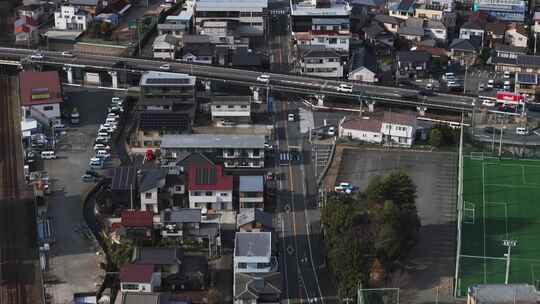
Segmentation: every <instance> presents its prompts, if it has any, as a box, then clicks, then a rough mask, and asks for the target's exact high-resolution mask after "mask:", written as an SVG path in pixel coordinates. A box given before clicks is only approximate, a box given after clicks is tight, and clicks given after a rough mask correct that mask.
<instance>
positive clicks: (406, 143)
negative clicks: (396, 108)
mask: <svg viewBox="0 0 540 304" xmlns="http://www.w3.org/2000/svg"><path fill="white" fill-rule="evenodd" d="M416 127H417V122H416V113H414V112H403V113H400V112H384V115H383V119H382V124H381V133H382V136H383V143H384V145H388V146H402V147H411V146H412V145H413V143H414V137H415V135H416Z"/></svg>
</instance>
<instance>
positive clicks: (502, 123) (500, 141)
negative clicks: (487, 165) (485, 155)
mask: <svg viewBox="0 0 540 304" xmlns="http://www.w3.org/2000/svg"><path fill="white" fill-rule="evenodd" d="M503 132H504V117H503V119H502V121H501V135H500V137H499V159H500V158H501V155H502V137H503Z"/></svg>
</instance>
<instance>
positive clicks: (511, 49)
mask: <svg viewBox="0 0 540 304" xmlns="http://www.w3.org/2000/svg"><path fill="white" fill-rule="evenodd" d="M493 48H494V49H495V51H498V52H506V53H516V54H527V48H526V47H519V46H513V45H508V44H503V43H495V45H494V46H493Z"/></svg>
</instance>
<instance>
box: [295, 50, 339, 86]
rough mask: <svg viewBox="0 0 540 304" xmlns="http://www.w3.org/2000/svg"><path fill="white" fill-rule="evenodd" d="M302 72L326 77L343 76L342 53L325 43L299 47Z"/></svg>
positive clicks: (299, 65)
mask: <svg viewBox="0 0 540 304" xmlns="http://www.w3.org/2000/svg"><path fill="white" fill-rule="evenodd" d="M298 50H299V53H300V60H299V62H298V68H299V72H300V74H303V75H309V76H319V77H326V78H341V77H343V62H342V59H341V55H340V54H339V53H338V52H336V51H335V50H333V49H330V48H327V47H325V46H323V45H314V46H302V47H300V46H299V48H298Z"/></svg>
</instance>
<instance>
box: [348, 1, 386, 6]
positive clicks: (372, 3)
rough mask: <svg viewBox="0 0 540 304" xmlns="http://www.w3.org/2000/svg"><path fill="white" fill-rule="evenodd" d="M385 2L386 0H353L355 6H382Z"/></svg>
mask: <svg viewBox="0 0 540 304" xmlns="http://www.w3.org/2000/svg"><path fill="white" fill-rule="evenodd" d="M384 3H385V1H384V0H352V1H351V5H353V6H357V5H358V6H381V5H383V4H384Z"/></svg>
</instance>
